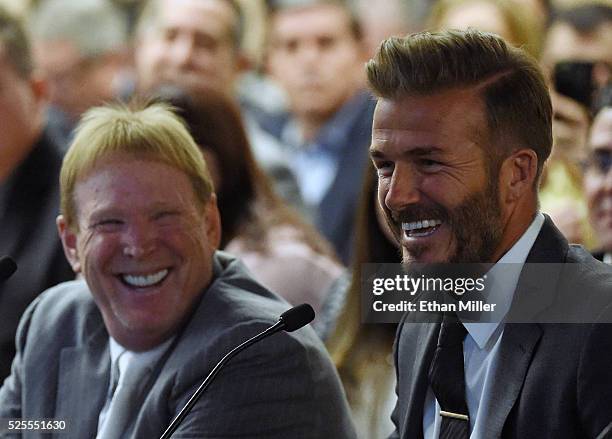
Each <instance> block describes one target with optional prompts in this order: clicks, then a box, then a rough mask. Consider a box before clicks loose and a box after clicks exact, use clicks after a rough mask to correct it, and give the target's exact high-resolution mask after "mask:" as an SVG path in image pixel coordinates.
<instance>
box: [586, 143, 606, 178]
mask: <svg viewBox="0 0 612 439" xmlns="http://www.w3.org/2000/svg"><path fill="white" fill-rule="evenodd" d="M610 168H612V150H609V149H601V150H597V151H594V152H593V153H592V154H590V155H589V158H588V159H587V160H586V161H585V162H584V169H585V170H595V171H597V172H598V173H600V174H602V175H605V174H607V173H608V172H609V171H610Z"/></svg>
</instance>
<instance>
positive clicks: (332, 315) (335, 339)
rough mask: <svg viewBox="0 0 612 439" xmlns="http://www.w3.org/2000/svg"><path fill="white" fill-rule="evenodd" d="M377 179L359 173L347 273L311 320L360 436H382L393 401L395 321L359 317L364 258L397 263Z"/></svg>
mask: <svg viewBox="0 0 612 439" xmlns="http://www.w3.org/2000/svg"><path fill="white" fill-rule="evenodd" d="M376 185H377V179H376V173H375V171H374V168H373V167H372V166H370V167H369V168H368V172H367V173H366V176H365V178H364V185H363V189H362V193H361V202H360V205H359V208H358V211H357V228H356V236H355V252H354V255H355V256H354V259H353V263H352V274H351V275H350V277H349V276H345V278H344V279H345V280H344V281H343V282H342V281H339V282H337V283H336V284H335V288H334V289H332V291H331V292H330V294H329V295H328V297H327V300H326V302H325V304H324V306H323V309H322V310H321V316H320V319H319V323H324V324H325V326H324V327H323V328H321V327H320V326H315V329H319V330H320V335H321V336H322V337H323V338H324V339H325V342H326V345H327V348H328V350H329V352H330V355H331V357H332V360H333V361H334V364H335V365H336V367H337V369H338V373H339V374H340V379H341V380H342V384H343V385H344V390H345V391H346V395H347V398H348V401H349V405H350V407H351V410H352V413H353V420H354V421H355V425H356V427H357V432H358V435H359V437H360V438H364V439H369V438H378V437H387V436H389V434H390V433H391V432H392V431H393V424H392V423H391V420H390V415H391V411H392V410H393V407H394V405H395V401H396V396H395V371H394V367H393V358H392V350H393V340H394V338H395V329H396V326H397V325H395V324H367V323H365V324H364V323H362V322H361V271H362V266H363V264H366V263H389V264H390V263H399V262H401V256H400V251H399V249H398V247H397V246H396V244H395V238H394V237H393V234H392V233H391V231H390V230H389V228H388V227H387V224H386V222H385V219H384V216H383V214H382V212H381V211H380V207H379V204H378V199H377V193H376V188H377V186H376Z"/></svg>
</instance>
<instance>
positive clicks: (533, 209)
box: [492, 202, 537, 262]
mask: <svg viewBox="0 0 612 439" xmlns="http://www.w3.org/2000/svg"><path fill="white" fill-rule="evenodd" d="M536 213H537V203H535V202H533V203H528V204H527V203H524V204H522V205H517V207H516V208H515V209H514V210H513V211H512V212H511V213H510V215H509V216H508V217H507V218H506V221H505V222H504V233H503V236H502V240H501V242H500V244H499V246H498V247H497V251H496V252H495V253H494V254H493V258H492V260H493V261H495V262H497V261H499V259H500V258H501V257H502V256H503V255H505V254H506V253H507V252H508V250H510V249H511V248H512V246H513V245H514V244H516V242H517V241H518V240H519V239H520V238H521V236H523V234H524V233H525V231H526V230H527V229H528V228H529V226H530V225H531V223H532V222H533V219H534V218H535V215H536Z"/></svg>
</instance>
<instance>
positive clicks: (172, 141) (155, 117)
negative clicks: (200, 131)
mask: <svg viewBox="0 0 612 439" xmlns="http://www.w3.org/2000/svg"><path fill="white" fill-rule="evenodd" d="M118 154H121V155H124V154H127V155H130V156H133V157H135V158H138V159H143V160H153V161H158V162H161V163H165V164H167V165H170V166H172V167H174V168H176V169H178V170H180V171H182V172H184V173H185V174H186V175H187V176H188V177H189V179H190V181H191V184H192V186H193V190H194V193H195V196H196V199H197V200H198V201H199V202H201V203H202V205H204V204H205V203H206V202H207V201H208V200H209V199H210V197H211V194H212V193H213V186H212V180H211V178H210V174H209V172H208V169H207V167H206V163H205V162H204V158H203V157H202V154H201V153H200V150H199V149H198V147H197V146H196V144H195V142H194V141H193V138H192V137H191V135H190V134H189V132H188V131H187V129H186V128H185V126H184V125H183V123H182V121H181V119H180V118H179V117H178V116H176V115H175V114H174V113H173V111H172V108H171V107H170V106H168V105H166V104H162V103H155V104H150V105H146V106H143V105H139V104H136V105H135V106H133V107H129V106H126V105H121V104H113V105H107V106H103V107H96V108H92V109H90V110H89V111H87V112H86V113H85V114H84V116H83V117H82V119H81V122H80V123H79V125H78V127H77V129H76V135H75V138H74V140H73V141H72V144H71V145H70V148H69V149H68V152H67V153H66V156H65V157H64V162H63V164H62V169H61V172H60V194H61V201H60V208H61V212H62V214H63V216H64V219H65V220H66V223H67V225H68V227H70V228H71V229H73V230H76V229H77V228H78V226H77V223H76V218H77V214H78V212H77V207H78V206H76V204H75V200H74V190H75V185H76V183H77V182H78V181H79V180H80V179H82V178H84V177H85V176H87V174H88V173H90V172H91V171H92V170H93V169H94V168H95V167H96V165H97V164H99V163H100V162H102V161H104V160H105V159H110V158H112V156H114V155H118Z"/></svg>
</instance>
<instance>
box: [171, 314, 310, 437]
mask: <svg viewBox="0 0 612 439" xmlns="http://www.w3.org/2000/svg"><path fill="white" fill-rule="evenodd" d="M314 317H315V313H314V310H313V309H312V307H311V306H310V305H308V304H307V303H303V304H302V305H298V306H295V307H293V308H291V309H289V310H287V311H285V312H284V313H282V314H281V316H280V317H279V319H278V322H276V323H275V324H273V325H272V326H270V327H269V328H268V329H266V330H265V331H263V332H260V333H259V334H257V335H255V336H254V337H251V338H249V339H248V340H247V341H245V342H243V343H242V344H240V345H238V346H236V347H235V348H234V349H232V350H231V351H229V352H228V353H227V354H225V356H224V357H223V358H221V360H220V361H219V362H218V363H217V364H216V365H215V367H213V369H212V370H211V371H210V373H209V374H208V376H207V377H206V378H205V379H204V381H202V384H200V387H198V389H197V390H196V391H195V392H194V394H193V395H192V396H191V398H189V401H187V404H185V407H183V408H182V409H181V411H180V412H179V414H178V415H176V417H175V418H174V419H173V420H172V422H171V423H170V425H169V426H168V428H167V429H166V431H164V434H162V435H161V437H160V439H168V438H169V437H170V436H172V433H174V432H175V431H176V429H177V428H178V427H179V425H180V424H181V422H182V421H183V419H185V417H186V416H187V415H188V414H189V412H190V411H191V409H192V408H193V406H194V405H195V404H196V402H198V400H199V399H200V397H201V396H202V394H203V393H204V391H205V390H206V389H207V388H208V386H209V385H210V383H211V382H212V381H213V380H214V379H215V377H216V376H217V374H218V373H219V371H220V370H221V369H222V368H223V366H224V365H225V364H226V363H227V362H228V361H229V360H231V359H232V358H233V357H234V356H236V355H237V354H238V353H240V352H242V351H243V350H245V349H246V348H248V347H249V346H252V345H253V344H255V343H257V342H258V341H260V340H262V339H264V338H266V337H269V336H270V335H272V334H275V333H277V332H280V331H287V332H293V331H295V330H297V329H300V328H301V327H303V326H306V325H307V324H308V323H310V322H312V320H313V319H314Z"/></svg>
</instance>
